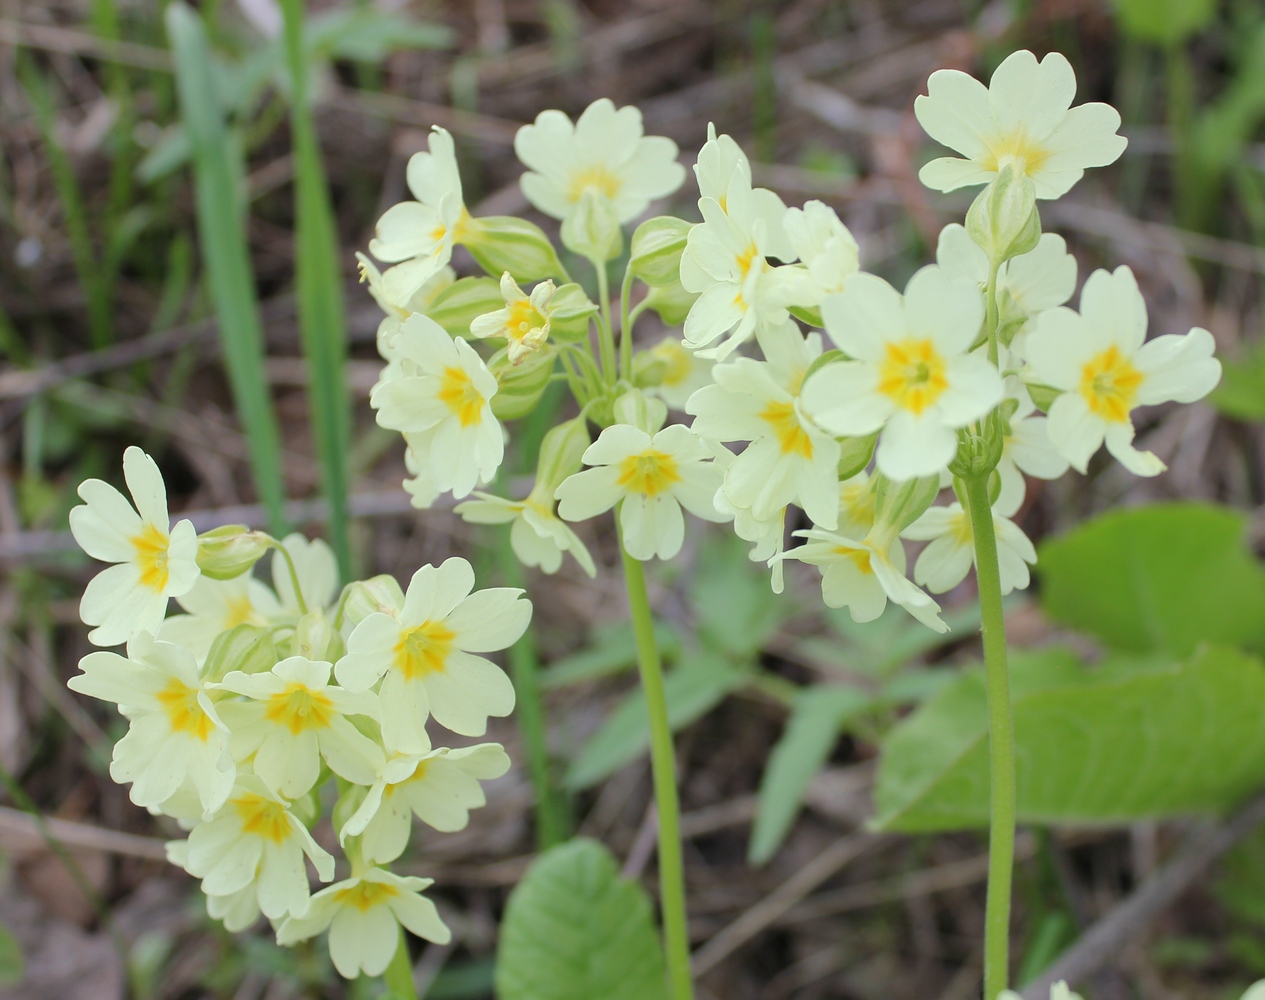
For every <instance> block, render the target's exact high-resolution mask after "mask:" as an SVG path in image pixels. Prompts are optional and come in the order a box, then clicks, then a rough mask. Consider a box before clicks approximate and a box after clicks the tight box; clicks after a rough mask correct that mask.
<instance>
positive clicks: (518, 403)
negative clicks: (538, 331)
mask: <svg viewBox="0 0 1265 1000" xmlns="http://www.w3.org/2000/svg"><path fill="white" fill-rule="evenodd" d="M557 353H558V352H557V351H556V350H554V349H553V348H552V347H549V346H545V347H542V348H541V349H540V350H538V351H532V352H530V353H529V354H524V355H522V357H520V358H519V359H518V363H517V364H515V363H514V362H512V361H511V360H510V356H509V348H507V347H502V348H501V349H500V350H499V351H497V352H496V353H495V354H493V355H492V357H490V358H489V359H488V371H490V372H491V373H492V374H493V375H495V376H496V384H497V391H496V395H495V396H493V397H492V398H491V400H490V401H489V402H490V403H491V404H492V415H493V416H494V417H496V419H497V420H518V419H519V418H520V417H525V416H527V414H529V413H530V412H531V411H532V410H533V409H535V407H536V404H537V403H539V402H540V397H541V396H543V395H544V394H545V389H547V388H548V387H549V376H550V375H552V374H553V361H554V358H555V357H556V356H557Z"/></svg>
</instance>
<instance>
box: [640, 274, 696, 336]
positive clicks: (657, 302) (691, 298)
mask: <svg viewBox="0 0 1265 1000" xmlns="http://www.w3.org/2000/svg"><path fill="white" fill-rule="evenodd" d="M697 301H698V293H697V292H687V291H686V290H685V286H684V285H682V284H681V283H680V282H679V281H674V282H672V283H671V284H670V285H660V286H659V287H658V288H652V289H650V294H649V295H647V296H646V307H647V308H648V309H653V310H654V311H655V312H657V313H658V314H659V318H660V319H661V320H663V322H664V323H665V324H666V325H668V326H680V325H681V324H682V323H684V322H685V317H686V316H688V315H689V314H690V309H691V308H692V307H693V305H694V303H695V302H697Z"/></svg>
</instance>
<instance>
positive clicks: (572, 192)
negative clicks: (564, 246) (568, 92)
mask: <svg viewBox="0 0 1265 1000" xmlns="http://www.w3.org/2000/svg"><path fill="white" fill-rule="evenodd" d="M514 152H515V153H516V154H517V155H518V158H519V159H520V160H521V161H522V162H523V164H524V165H525V166H526V167H527V168H528V170H527V172H526V173H525V174H523V177H522V181H521V183H522V187H523V194H524V195H525V196H526V198H527V200H528V201H529V202H531V203H532V205H534V206H535V207H536V208H537V209H539V210H540V211H541V212H544V213H545V215H548V216H552V217H553V218H555V219H566V218H567V217H568V216H569V215H570V214H571V213H572V211H574V209H575V206H576V205H577V204H578V203H579V201H580V199H581V198H583V197H584V194H585V192H588V191H592V192H594V193H596V194H599V195H601V196H602V197H604V198H606V199H608V200H609V201H610V202H611V204H612V205H613V206H614V209H615V214H616V216H617V217H618V218H619V221H620V222H629V221H631V220H632V219H635V218H636V217H637V216H639V215H641V213H642V212H644V211H645V210H646V209H647V207H649V205H650V202H651V201H653V200H654V199H656V198H663V197H666V196H667V195H670V194H671V193H672V192H673V191H675V190H676V189H677V188H679V187H680V186H681V183H682V182H683V181H684V180H685V168H684V167H682V166H681V165H680V164H679V163H677V162H676V156H677V146H676V143H675V142H673V141H672V140H671V139H666V138H664V137H663V136H658V135H646V134H645V130H644V129H643V127H642V124H641V112H640V111H639V110H638V109H637V108H634V107H632V106H631V105H630V106H628V107H624V108H619V109H618V110H616V108H615V105H614V104H613V103H612V102H611V101H610V100H609V99H608V98H605V97H603V98H601V99H600V100H596V101H594V102H593V103H592V104H590V105H589V106H588V107H587V108H585V109H584V113H583V114H581V115H580V117H579V119H578V120H577V121H576V122H575V124H574V125H573V124H572V123H571V119H570V118H568V117H567V116H566V115H565V114H563V113H562V112H561V111H553V110H550V111H542V112H541V113H540V114H539V115H537V116H536V121H535V123H534V124H531V125H524V126H523V127H522V128H520V129H519V130H518V134H517V135H515V136H514Z"/></svg>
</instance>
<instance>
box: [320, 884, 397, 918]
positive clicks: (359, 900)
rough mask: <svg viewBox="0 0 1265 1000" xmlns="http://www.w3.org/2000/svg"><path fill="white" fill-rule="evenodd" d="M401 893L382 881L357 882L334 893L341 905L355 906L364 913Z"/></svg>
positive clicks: (336, 900)
mask: <svg viewBox="0 0 1265 1000" xmlns="http://www.w3.org/2000/svg"><path fill="white" fill-rule="evenodd" d="M399 894H400V890H399V889H397V888H396V887H395V886H393V885H384V884H383V883H381V882H357V883H356V884H355V885H352V886H348V887H347V888H346V889H339V890H338V891H337V892H336V893H334V902H335V903H337V904H338V905H339V906H354V907H355V908H356V909H357V910H359V911H360V912H361V913H364V912H365V911H366V910H372V909H373V908H374V907H375V906H380V905H381V904H383V903H385V902H386V901H387V900H388V899H393V898H394V897H396V896H398V895H399Z"/></svg>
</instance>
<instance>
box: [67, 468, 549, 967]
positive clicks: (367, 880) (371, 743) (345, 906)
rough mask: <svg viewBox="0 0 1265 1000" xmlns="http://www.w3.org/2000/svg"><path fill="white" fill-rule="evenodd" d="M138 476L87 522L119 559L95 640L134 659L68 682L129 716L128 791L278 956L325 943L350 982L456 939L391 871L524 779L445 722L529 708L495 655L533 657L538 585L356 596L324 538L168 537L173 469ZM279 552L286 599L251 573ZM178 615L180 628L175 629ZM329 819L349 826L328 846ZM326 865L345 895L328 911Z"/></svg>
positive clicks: (448, 586) (102, 592)
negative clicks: (172, 607) (450, 740)
mask: <svg viewBox="0 0 1265 1000" xmlns="http://www.w3.org/2000/svg"><path fill="white" fill-rule="evenodd" d="M123 471H124V476H125V478H126V481H127V485H128V489H129V491H130V493H131V495H132V503H129V502H128V500H127V498H126V497H124V496H123V495H122V494H121V493H120V492H119V491H118V490H116V489H115V488H114V487H112V486H110V485H108V484H107V483H104V482H102V481H100V480H96V479H90V480H88V481H86V482H84V483H83V484H82V485H81V486H80V488H79V495H80V496H81V497H82V498H83V500H84V501H85V503H84V504H83V505H81V506H79V507H76V508H75V509H74V510H73V511H71V515H70V524H71V529H72V531H73V532H74V536H75V539H76V541H78V542H79V544H80V546H82V548H83V549H84V551H86V552H87V553H88V554H89V555H91V556H93V557H94V558H97V559H100V560H103V561H105V562H109V563H113V565H112V566H110V567H109V568H108V569H105V570H103V571H102V572H101V573H99V574H97V576H96V577H94V578H93V580H92V581H91V582H90V583H89V584H88V587H87V589H86V590H85V592H84V595H83V600H82V603H81V606H80V613H81V616H82V618H83V620H84V621H85V622H86V623H87V624H89V625H93V626H95V628H93V630H92V631H91V632H90V633H89V639H90V640H91V641H92V642H93V643H94V644H96V645H98V646H118V645H123V644H126V653H125V654H120V653H117V652H110V651H107V650H104V649H102V650H98V651H95V652H92V653H89V654H88V655H87V656H85V657H84V658H83V659H82V660H81V661H80V663H79V668H80V671H81V673H79V674H78V675H77V676H75V677H74V678H72V679H71V681H70V687H71V688H73V689H74V690H75V691H78V692H80V693H81V694H86V695H90V696H91V697H94V698H100V699H102V700H103V701H108V702H113V703H114V704H115V705H117V706H118V710H119V712H120V713H121V714H122V715H123V716H124V717H125V718H126V719H127V720H128V731H127V734H126V735H125V736H124V737H123V738H122V739H120V740H119V741H118V743H117V744H115V747H114V753H113V759H112V761H111V764H110V776H111V777H112V778H113V779H114V780H115V781H117V782H119V783H121V784H129V785H130V786H131V788H130V796H131V799H132V801H133V802H134V803H136V804H137V805H138V806H142V807H143V808H145V809H148V810H149V811H150V812H152V813H155V814H161V815H164V816H170V817H172V818H174V819H175V820H176V821H177V822H178V823H179V825H180V826H181V827H183V828H184V829H186V830H187V831H188V837H187V838H186V839H184V840H177V841H173V842H171V843H170V844H168V856H169V857H170V859H171V860H172V862H174V863H175V864H178V865H180V866H182V867H183V868H185V869H186V870H187V871H188V872H189V873H190V874H191V875H193V876H195V877H196V878H199V879H201V880H202V890H203V892H204V893H205V894H206V897H207V910H208V912H209V913H210V914H211V916H213V917H216V918H218V919H221V920H223V922H224V924H225V926H226V927H228V928H229V929H230V930H234V931H239V930H244V929H246V928H247V927H249V926H251V925H252V924H254V923H255V922H256V921H257V920H258V919H259V918H260V915H261V913H262V915H263V916H264V917H266V918H267V919H268V920H269V921H270V922H271V923H272V926H273V927H274V929H275V930H276V934H277V940H278V941H279V942H280V943H281V944H293V943H295V942H297V941H302V940H305V939H307V938H311V937H313V936H315V935H317V934H320V933H322V932H323V931H325V930H327V929H328V930H329V949H330V955H331V957H332V958H333V961H334V965H335V967H336V968H337V969H338V971H339V972H340V973H342V974H343V975H344V976H347V977H354V976H356V975H359V974H360V973H361V972H364V973H366V974H368V975H379V974H381V973H382V972H383V970H384V969H385V968H386V967H387V965H388V963H389V962H390V960H391V957H392V955H393V954H394V953H395V950H396V948H397V945H398V942H399V937H400V933H399V931H398V929H397V927H398V926H402V927H405V928H407V929H408V930H410V931H412V932H413V933H414V934H416V935H418V936H419V937H422V938H425V939H426V940H428V941H435V942H447V941H448V940H449V938H450V933H449V930H448V928H447V926H446V925H445V924H444V922H443V920H442V919H440V916H439V914H438V912H437V910H436V908H435V904H434V903H433V902H431V901H430V900H429V899H427V898H426V896H424V895H423V894H422V893H423V890H425V889H426V888H428V887H429V886H430V885H431V880H429V879H422V878H416V877H403V876H400V875H397V874H395V873H393V872H392V871H391V870H390V865H391V863H392V862H393V861H395V860H396V859H397V858H399V857H400V856H401V854H403V853H404V850H405V848H406V846H407V844H408V841H409V837H410V832H411V829H412V825H413V819H414V817H416V818H417V819H420V820H421V821H422V822H423V823H425V824H427V825H428V826H430V827H432V828H434V829H436V830H442V831H453V830H460V829H463V828H464V827H465V826H466V824H467V822H468V821H469V813H470V810H471V809H474V808H477V807H479V806H482V805H483V804H484V801H485V800H484V793H483V790H482V787H481V785H480V782H481V781H487V780H490V779H493V778H498V777H500V776H501V775H502V774H504V773H505V772H506V771H507V770H508V768H509V758H508V757H507V756H506V755H505V751H504V750H503V749H502V748H501V746H500V745H499V744H496V743H478V744H474V745H469V746H464V747H460V748H457V749H452V748H448V747H440V746H434V745H433V744H432V742H431V738H430V735H429V734H428V732H427V722H428V720H430V719H433V720H434V721H435V722H436V723H437V724H438V725H440V726H443V727H445V728H446V729H448V730H450V731H451V732H453V733H457V734H459V735H461V736H466V737H480V736H483V735H484V733H485V732H486V731H487V722H488V718H489V717H490V716H504V715H508V714H509V713H510V712H511V711H512V710H513V708H514V689H513V686H512V685H511V684H510V681H509V678H508V677H507V676H506V675H505V673H504V672H503V671H502V670H501V669H500V668H499V667H497V666H496V665H495V664H493V663H491V662H490V661H488V660H487V659H485V658H484V657H482V656H480V655H477V654H480V653H486V652H490V651H493V650H499V649H504V648H505V647H506V646H509V645H510V644H512V643H513V642H514V641H516V640H517V639H518V637H519V636H520V635H521V634H522V633H523V631H524V630H525V629H526V628H527V624H528V621H529V619H530V617H531V604H530V603H529V602H528V601H526V600H524V599H523V598H522V591H519V590H511V589H491V590H479V591H475V590H474V573H473V571H472V570H471V568H470V564H469V563H468V562H466V561H465V560H464V559H449V560H447V561H446V562H444V563H443V564H442V565H440V566H438V567H435V566H425V567H423V568H422V569H420V570H418V571H417V573H415V574H414V576H413V578H412V580H411V581H410V583H409V585H408V589H407V590H403V589H401V587H400V586H399V584H398V583H396V581H395V580H394V579H393V578H392V577H389V576H381V577H375V578H374V579H371V580H366V581H359V582H356V583H352V584H349V585H348V586H346V587H343V588H342V589H341V591H340V590H339V588H338V585H337V583H338V579H337V569H336V566H335V561H334V556H333V553H332V552H331V550H330V549H329V547H328V546H327V545H325V544H324V543H323V542H320V541H309V540H307V539H306V538H304V537H303V536H302V535H297V534H295V535H290V536H289V537H287V538H285V539H283V540H281V541H278V540H276V539H273V538H271V537H270V536H268V535H266V534H264V533H263V532H260V531H250V530H248V529H246V528H244V527H238V526H226V527H221V528H217V529H215V530H212V531H208V532H206V533H205V534H203V535H201V536H198V535H197V534H196V532H195V531H194V528H193V525H192V524H191V523H190V522H189V521H187V520H185V521H180V522H179V523H177V524H176V525H175V526H174V527H170V526H169V525H170V522H169V519H168V512H167V497H166V490H165V487H164V484H163V480H162V475H161V473H160V472H159V470H158V467H157V465H156V464H155V463H154V460H153V459H152V458H150V457H149V456H148V455H146V454H145V453H144V452H143V451H141V450H140V449H139V448H134V447H133V448H128V449H127V452H126V453H125V455H124V457H123ZM269 552H271V553H272V565H271V570H272V573H271V576H272V586H269V585H268V584H267V583H265V582H264V581H263V580H261V579H259V578H258V577H256V576H255V575H254V574H253V569H254V567H255V564H256V563H257V562H258V561H259V560H260V559H261V558H262V557H263V556H264V555H265V554H267V553H269ZM171 598H175V599H176V601H177V602H178V604H179V605H180V607H181V609H182V611H183V613H179V614H174V615H171V616H168V615H167V610H168V604H169V600H170V599H171ZM326 790H330V791H332V792H333V793H334V794H333V795H328V796H327V795H324V794H323V792H325V791H326ZM331 799H332V801H333V805H332V810H326V808H325V806H326V804H327V803H328V802H329V801H330V800H331ZM326 812H329V817H330V819H331V821H332V824H331V827H321V828H320V829H318V824H321V823H322V820H323V817H324V815H325V813H326ZM313 831H315V832H316V833H318V834H323V833H328V834H329V835H328V836H327V837H325V839H326V841H327V843H326V846H324V847H323V846H321V844H320V843H318V841H317V839H316V838H315V837H314V836H313ZM327 847H328V848H329V849H330V850H327V849H326V848H327ZM331 850H340V851H341V853H342V855H343V858H344V861H343V864H342V867H343V868H344V870H343V871H342V872H341V873H340V872H339V871H338V869H339V866H340V864H339V862H338V861H337V860H336V858H335V855H334V854H333V853H331ZM305 856H306V858H307V862H305V861H304V857H305ZM308 863H310V865H311V868H312V869H313V870H314V872H315V874H316V877H317V878H318V879H319V880H320V881H321V882H326V883H332V884H330V885H328V886H327V887H325V888H323V889H321V890H320V891H318V892H316V893H315V894H313V893H312V892H311V890H310V887H309V873H308V869H307V864H308ZM339 875H341V877H340V878H339V880H338V881H336V882H335V881H333V880H334V879H335V877H336V876H339Z"/></svg>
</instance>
